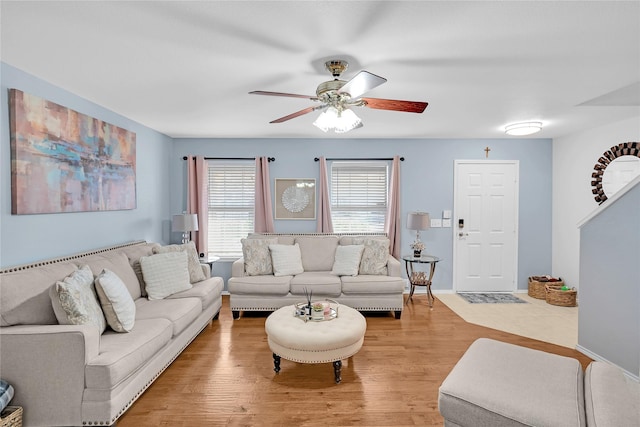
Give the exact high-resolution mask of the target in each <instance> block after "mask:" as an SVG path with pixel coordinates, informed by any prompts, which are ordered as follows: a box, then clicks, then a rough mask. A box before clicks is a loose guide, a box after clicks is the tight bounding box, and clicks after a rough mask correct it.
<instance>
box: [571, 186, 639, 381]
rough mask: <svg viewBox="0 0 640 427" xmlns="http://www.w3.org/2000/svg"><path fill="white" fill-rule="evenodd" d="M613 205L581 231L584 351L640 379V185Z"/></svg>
mask: <svg viewBox="0 0 640 427" xmlns="http://www.w3.org/2000/svg"><path fill="white" fill-rule="evenodd" d="M608 203H609V202H605V204H607V205H606V206H607V207H606V208H604V210H602V211H601V212H599V213H598V214H597V215H596V216H594V217H593V218H592V219H591V220H589V221H588V222H586V223H585V224H584V225H583V226H582V227H581V229H580V291H579V293H578V297H579V303H580V315H579V316H578V346H579V347H580V348H582V349H584V350H587V352H588V353H591V355H594V354H595V355H597V356H598V357H599V358H602V359H604V360H608V361H610V362H612V363H615V364H616V365H618V366H620V367H621V368H623V369H624V370H626V371H627V372H629V373H630V374H631V375H633V376H634V377H636V378H638V377H640V310H638V305H639V304H640V221H638V218H640V184H639V185H636V186H635V187H633V188H632V189H631V190H629V191H628V192H627V193H625V194H624V195H622V197H620V198H619V199H617V200H615V201H613V202H612V203H611V204H608ZM604 206H605V205H603V207H604Z"/></svg>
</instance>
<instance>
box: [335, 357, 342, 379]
mask: <svg viewBox="0 0 640 427" xmlns="http://www.w3.org/2000/svg"><path fill="white" fill-rule="evenodd" d="M341 369H342V360H336V361H335V362H333V373H334V374H335V377H336V384H340V381H342V377H341V376H340V370H341Z"/></svg>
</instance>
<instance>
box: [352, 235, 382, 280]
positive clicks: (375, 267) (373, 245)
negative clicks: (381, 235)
mask: <svg viewBox="0 0 640 427" xmlns="http://www.w3.org/2000/svg"><path fill="white" fill-rule="evenodd" d="M353 243H354V244H356V245H361V244H364V251H363V252H362V260H361V261H360V274H372V275H376V276H386V275H387V261H388V259H389V239H369V238H362V237H358V238H355V239H353Z"/></svg>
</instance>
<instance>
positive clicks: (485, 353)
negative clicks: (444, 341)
mask: <svg viewBox="0 0 640 427" xmlns="http://www.w3.org/2000/svg"><path fill="white" fill-rule="evenodd" d="M639 404H640V402H637V401H636V398H634V396H633V394H632V392H631V390H630V388H629V385H628V384H627V383H626V381H625V379H624V376H623V374H622V371H621V370H620V369H618V368H616V367H614V366H612V365H609V364H608V363H605V362H597V361H596V362H591V364H589V366H588V367H587V370H586V371H585V372H583V371H582V366H581V365H580V363H579V362H578V361H577V360H576V359H573V358H569V357H563V356H559V355H556V354H551V353H546V352H543V351H538V350H533V349H530V348H525V347H520V346H517V345H513V344H508V343H504V342H500V341H495V340H491V339H487V338H480V339H478V340H476V341H475V342H474V343H473V344H471V346H470V347H469V349H468V350H467V351H466V353H465V354H464V355H463V356H462V358H461V359H460V360H459V361H458V363H457V364H456V366H455V367H454V368H453V370H452V371H451V372H450V373H449V375H448V376H447V378H446V379H445V380H444V382H443V383H442V385H441V386H440V392H439V398H438V407H439V409H440V414H441V415H442V416H443V417H444V425H445V426H446V427H524V426H538V427H583V426H587V427H622V426H625V427H638V426H640V408H639V407H638V405H639Z"/></svg>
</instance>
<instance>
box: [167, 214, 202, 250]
mask: <svg viewBox="0 0 640 427" xmlns="http://www.w3.org/2000/svg"><path fill="white" fill-rule="evenodd" d="M171 231H181V232H182V243H183V244H185V243H189V241H190V240H191V232H192V231H198V214H188V213H186V212H184V213H182V214H180V215H174V216H173V219H172V220H171Z"/></svg>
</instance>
